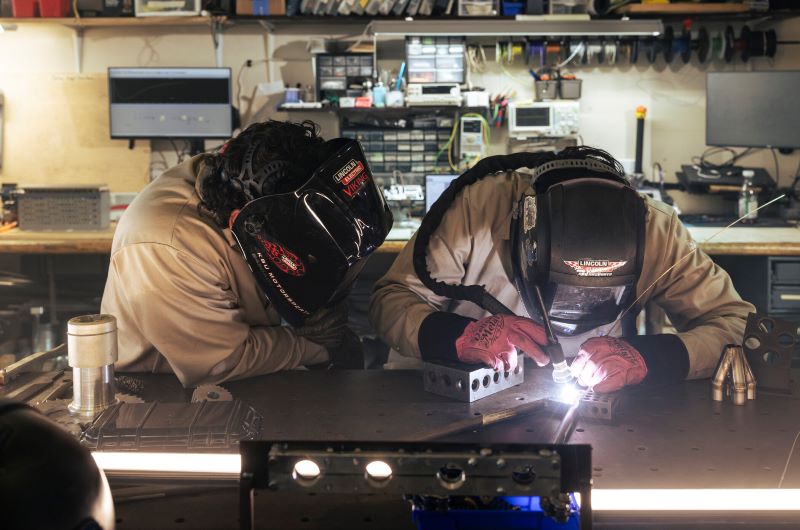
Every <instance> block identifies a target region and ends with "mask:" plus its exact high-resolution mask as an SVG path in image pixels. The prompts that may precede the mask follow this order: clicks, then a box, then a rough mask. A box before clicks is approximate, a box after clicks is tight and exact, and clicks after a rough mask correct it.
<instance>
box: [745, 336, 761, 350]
mask: <svg viewBox="0 0 800 530" xmlns="http://www.w3.org/2000/svg"><path fill="white" fill-rule="evenodd" d="M744 345H745V347H747V349H750V350H756V349H758V347H759V346H761V339H759V338H758V337H756V336H755V335H750V336H749V337H747V338H746V339H744Z"/></svg>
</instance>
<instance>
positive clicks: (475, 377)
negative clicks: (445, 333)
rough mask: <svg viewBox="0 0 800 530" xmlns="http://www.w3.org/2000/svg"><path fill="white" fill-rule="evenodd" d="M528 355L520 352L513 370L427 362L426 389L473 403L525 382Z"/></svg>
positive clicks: (424, 369) (424, 368) (425, 367)
mask: <svg viewBox="0 0 800 530" xmlns="http://www.w3.org/2000/svg"><path fill="white" fill-rule="evenodd" d="M524 363H525V355H523V354H521V353H520V354H518V355H517V366H516V368H514V369H513V370H509V371H504V370H498V371H495V370H493V369H491V368H487V367H486V366H483V365H477V364H464V363H448V364H444V363H442V364H440V363H432V362H426V363H425V364H424V367H423V371H422V375H423V377H424V388H425V390H426V391H427V392H432V393H434V394H438V395H440V396H445V397H450V398H453V399H457V400H459V401H464V402H467V403H472V402H473V401H477V400H479V399H482V398H485V397H488V396H491V395H492V394H496V393H497V392H500V391H503V390H506V389H508V388H511V387H514V386H516V385H519V384H521V383H523V382H525V370H524Z"/></svg>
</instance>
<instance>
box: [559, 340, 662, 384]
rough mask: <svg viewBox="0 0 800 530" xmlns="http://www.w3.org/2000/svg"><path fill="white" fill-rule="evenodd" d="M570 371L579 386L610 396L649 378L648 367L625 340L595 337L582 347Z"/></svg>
mask: <svg viewBox="0 0 800 530" xmlns="http://www.w3.org/2000/svg"><path fill="white" fill-rule="evenodd" d="M570 370H571V371H572V375H573V376H575V378H577V380H578V384H580V385H582V386H585V387H588V388H590V389H592V390H594V391H595V392H598V393H606V392H615V391H617V390H619V389H620V388H622V387H625V386H629V385H638V384H639V383H641V382H642V380H643V379H644V378H645V376H646V375H647V364H645V361H644V358H643V357H642V355H641V354H640V353H639V352H638V351H636V348H634V347H633V346H631V345H630V344H628V343H627V342H626V341H625V340H623V339H618V338H614V337H593V338H591V339H589V340H587V341H586V342H584V343H583V344H582V345H581V349H580V351H579V352H578V355H577V357H575V360H574V361H573V362H572V366H570Z"/></svg>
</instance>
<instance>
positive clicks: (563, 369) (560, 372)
mask: <svg viewBox="0 0 800 530" xmlns="http://www.w3.org/2000/svg"><path fill="white" fill-rule="evenodd" d="M536 299H537V300H538V302H539V311H541V313H542V322H544V330H545V332H546V333H547V346H545V347H544V349H545V353H546V354H547V355H548V357H550V362H552V363H553V381H555V382H556V383H568V382H570V381H572V374H571V373H570V371H569V366H567V360H566V358H565V357H564V350H563V348H561V343H559V342H558V337H556V334H555V333H554V332H553V326H552V325H551V324H550V316H549V315H548V314H547V308H546V307H545V305H544V298H542V291H540V290H539V286H538V285H537V286H536Z"/></svg>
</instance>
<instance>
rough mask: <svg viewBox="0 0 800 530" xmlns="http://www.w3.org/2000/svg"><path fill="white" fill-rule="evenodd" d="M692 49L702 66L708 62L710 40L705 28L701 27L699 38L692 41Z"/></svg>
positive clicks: (698, 33)
mask: <svg viewBox="0 0 800 530" xmlns="http://www.w3.org/2000/svg"><path fill="white" fill-rule="evenodd" d="M692 49H693V50H694V51H695V53H697V60H698V61H700V63H701V64H702V63H705V62H706V61H707V60H708V52H709V40H708V31H707V30H706V28H705V27H700V29H699V30H698V31H697V36H696V37H695V38H694V39H692ZM683 62H684V63H686V62H689V61H687V60H684V61H683Z"/></svg>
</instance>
